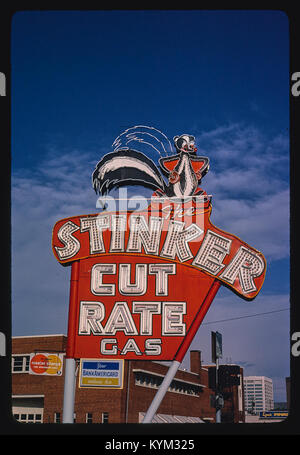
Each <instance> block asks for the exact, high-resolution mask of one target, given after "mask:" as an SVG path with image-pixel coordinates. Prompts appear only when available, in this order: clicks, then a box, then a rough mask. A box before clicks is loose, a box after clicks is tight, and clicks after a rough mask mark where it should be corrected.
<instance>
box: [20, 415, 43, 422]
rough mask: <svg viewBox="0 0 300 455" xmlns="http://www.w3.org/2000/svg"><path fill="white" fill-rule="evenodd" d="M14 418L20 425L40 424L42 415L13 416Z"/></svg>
mask: <svg viewBox="0 0 300 455" xmlns="http://www.w3.org/2000/svg"><path fill="white" fill-rule="evenodd" d="M14 418H15V419H16V420H17V421H18V422H21V423H42V414H35V413H30V414H14Z"/></svg>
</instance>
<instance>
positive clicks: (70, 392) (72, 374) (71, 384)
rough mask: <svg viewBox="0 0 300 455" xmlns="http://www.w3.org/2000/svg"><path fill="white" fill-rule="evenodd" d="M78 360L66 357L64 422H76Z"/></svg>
mask: <svg viewBox="0 0 300 455" xmlns="http://www.w3.org/2000/svg"><path fill="white" fill-rule="evenodd" d="M75 384H76V360H75V359H68V358H66V365H65V386H64V405H63V423H74V401H75Z"/></svg>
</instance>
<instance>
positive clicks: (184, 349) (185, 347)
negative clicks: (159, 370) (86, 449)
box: [142, 280, 220, 423]
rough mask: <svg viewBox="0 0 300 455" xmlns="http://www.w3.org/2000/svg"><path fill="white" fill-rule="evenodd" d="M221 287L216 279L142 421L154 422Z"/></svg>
mask: <svg viewBox="0 0 300 455" xmlns="http://www.w3.org/2000/svg"><path fill="white" fill-rule="evenodd" d="M219 287H220V282H219V281H217V280H215V281H214V282H213V284H212V286H211V288H210V290H209V291H208V293H207V295H206V297H205V299H204V301H203V303H202V305H201V307H200V310H199V311H198V313H197V315H196V317H195V319H194V321H193V323H192V325H191V327H190V330H189V331H188V333H187V335H186V337H185V338H184V340H183V342H182V344H181V346H180V348H179V349H178V351H177V353H176V355H175V358H174V360H173V362H172V364H171V366H170V368H169V370H168V373H167V374H166V376H165V377H164V380H163V382H162V383H161V385H160V387H159V389H158V391H157V393H156V395H155V397H154V399H153V401H152V403H151V405H150V407H149V409H148V411H147V412H146V414H145V417H144V419H143V421H142V423H151V422H152V419H153V417H154V415H155V413H156V411H157V409H158V408H159V406H160V404H161V402H162V400H163V398H164V396H165V394H166V393H167V390H168V388H169V385H170V384H171V382H172V380H173V379H174V377H175V374H176V372H177V370H178V368H179V366H180V364H181V362H182V360H183V358H184V356H185V354H186V352H187V350H188V348H189V347H190V345H191V343H192V341H193V338H194V336H195V335H196V333H197V331H198V329H199V327H200V325H201V322H202V321H203V319H204V316H205V315H206V313H207V311H208V309H209V307H210V305H211V303H212V301H213V299H214V298H215V296H216V294H217V292H218V290H219Z"/></svg>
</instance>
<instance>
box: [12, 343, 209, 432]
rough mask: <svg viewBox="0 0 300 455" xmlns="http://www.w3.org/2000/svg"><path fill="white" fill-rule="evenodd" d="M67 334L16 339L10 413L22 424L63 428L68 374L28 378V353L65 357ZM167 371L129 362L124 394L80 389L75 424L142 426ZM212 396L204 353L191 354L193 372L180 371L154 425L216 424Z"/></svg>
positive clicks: (165, 367)
mask: <svg viewBox="0 0 300 455" xmlns="http://www.w3.org/2000/svg"><path fill="white" fill-rule="evenodd" d="M66 342H67V337H66V336H64V335H48V336H45V335H44V336H32V337H13V340H12V407H13V409H12V413H13V415H14V416H15V418H16V419H17V420H19V421H22V422H35V423H38V422H40V423H55V422H56V423H60V422H62V413H63V393H64V369H63V372H62V375H61V376H47V375H33V374H29V360H30V354H31V353H34V352H47V353H64V352H65V349H66ZM167 371H168V365H166V364H165V363H161V362H151V361H143V360H140V361H136V360H131V361H128V360H126V361H125V362H124V376H123V388H122V389H115V390H112V389H108V388H101V389H99V388H89V389H86V388H79V387H78V377H77V381H76V392H75V406H74V413H75V416H74V417H75V422H77V423H138V422H141V421H142V419H143V416H144V414H145V413H146V411H147V409H148V408H149V406H150V404H151V402H152V400H153V398H154V396H155V394H156V391H157V389H158V387H159V385H160V383H161V382H162V380H163V378H164V376H165V374H166V373H167ZM77 376H78V375H77ZM215 414H216V410H215V408H214V392H213V391H212V390H211V389H210V388H209V383H208V368H205V367H203V366H202V365H201V353H200V351H191V352H190V371H185V370H180V369H179V370H178V371H177V373H176V376H175V378H174V380H173V381H172V383H171V385H170V387H169V390H168V392H167V393H166V395H165V397H164V399H163V401H162V403H161V405H160V407H159V409H158V410H157V414H156V416H155V421H156V422H165V423H166V422H174V423H178V422H182V423H184V422H195V423H196V422H199V423H213V422H215Z"/></svg>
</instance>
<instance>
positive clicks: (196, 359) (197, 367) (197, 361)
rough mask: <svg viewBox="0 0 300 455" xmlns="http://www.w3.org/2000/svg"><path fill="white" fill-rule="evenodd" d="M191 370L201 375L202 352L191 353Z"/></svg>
mask: <svg viewBox="0 0 300 455" xmlns="http://www.w3.org/2000/svg"><path fill="white" fill-rule="evenodd" d="M190 370H191V372H192V373H197V374H199V376H200V374H201V351H190Z"/></svg>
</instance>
